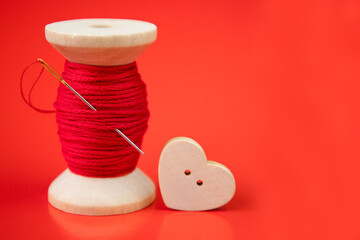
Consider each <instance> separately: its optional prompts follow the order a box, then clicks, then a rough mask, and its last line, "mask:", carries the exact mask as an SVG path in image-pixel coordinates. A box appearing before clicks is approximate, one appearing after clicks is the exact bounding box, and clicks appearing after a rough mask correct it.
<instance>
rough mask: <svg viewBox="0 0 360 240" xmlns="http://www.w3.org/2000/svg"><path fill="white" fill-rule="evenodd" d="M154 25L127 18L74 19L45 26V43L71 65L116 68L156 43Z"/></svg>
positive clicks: (132, 60) (129, 61)
mask: <svg viewBox="0 0 360 240" xmlns="http://www.w3.org/2000/svg"><path fill="white" fill-rule="evenodd" d="M156 35H157V28H156V26H155V25H154V24H152V23H148V22H144V21H138V20H129V19H97V18H94V19H76V20H67V21H61V22H55V23H51V24H48V25H46V27H45V37H46V40H47V41H48V42H49V43H50V44H51V45H52V46H53V47H54V48H55V49H56V50H58V51H59V52H60V53H61V54H62V55H63V56H64V57H65V58H66V59H68V60H69V61H71V62H75V63H81V64H87V65H96V66H115V65H124V64H128V63H131V62H134V61H135V60H136V58H137V57H139V56H140V54H141V53H142V52H143V51H145V50H146V49H147V48H148V47H149V46H150V45H151V44H152V43H153V42H154V41H155V40H156Z"/></svg>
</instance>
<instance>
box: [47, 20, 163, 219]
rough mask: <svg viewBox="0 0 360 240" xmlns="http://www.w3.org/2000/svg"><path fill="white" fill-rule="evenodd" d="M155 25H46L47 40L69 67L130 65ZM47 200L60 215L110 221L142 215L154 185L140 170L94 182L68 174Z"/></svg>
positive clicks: (77, 22)
mask: <svg viewBox="0 0 360 240" xmlns="http://www.w3.org/2000/svg"><path fill="white" fill-rule="evenodd" d="M156 34H157V29H156V26H155V25H154V24H151V23H148V22H143V21H136V20H125V19H77V20H69V21H62V22H55V23H51V24H48V25H47V26H46V27H45V36H46V40H47V41H48V42H49V43H50V44H51V45H52V46H53V47H54V48H55V49H56V50H58V51H59V52H60V53H61V54H62V55H63V56H64V57H65V58H66V59H68V60H69V61H71V62H75V63H81V64H87V65H96V66H115V65H125V64H128V63H131V62H134V61H135V60H136V58H137V57H138V56H139V55H140V54H141V53H142V52H143V51H144V50H145V49H147V48H148V47H149V46H150V45H151V43H153V42H154V41H155V39H156ZM48 199H49V202H50V204H51V205H52V206H54V207H55V208H58V209H60V210H62V211H64V212H68V213H75V214H81V215H114V214H123V213H129V212H133V211H137V210H140V209H142V208H144V207H146V206H148V205H149V204H151V203H152V202H153V201H154V199H155V185H154V183H153V182H152V180H151V179H150V178H149V177H148V176H146V175H145V174H144V173H143V172H142V171H141V170H140V169H139V168H136V169H135V170H134V171H133V172H131V173H129V174H127V175H125V176H120V177H112V178H93V177H84V176H81V175H77V174H74V173H72V172H71V171H70V170H69V169H66V170H65V171H64V172H63V173H61V174H60V175H59V176H58V177H57V178H56V179H55V180H54V181H53V182H52V183H51V185H50V187H49V190H48Z"/></svg>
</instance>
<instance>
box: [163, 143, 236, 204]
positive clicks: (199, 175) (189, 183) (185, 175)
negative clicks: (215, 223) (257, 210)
mask: <svg viewBox="0 0 360 240" xmlns="http://www.w3.org/2000/svg"><path fill="white" fill-rule="evenodd" d="M159 184H160V190H161V194H162V197H163V199H164V202H165V205H166V206H167V207H169V208H172V209H176V210H186V211H202V210H210V209H214V208H218V207H221V206H223V205H224V204H226V203H227V202H229V201H230V200H231V199H232V197H233V196H234V194H235V179H234V177H233V175H232V173H231V172H230V170H229V169H228V168H226V167H225V166H224V165H222V164H220V163H217V162H213V161H208V160H207V158H206V155H205V152H204V150H203V149H202V148H201V146H200V145H199V144H198V143H197V142H195V141H194V140H192V139H190V138H185V137H177V138H173V139H171V140H170V141H168V142H167V144H166V145H165V147H164V148H163V150H162V153H161V156H160V163H159Z"/></svg>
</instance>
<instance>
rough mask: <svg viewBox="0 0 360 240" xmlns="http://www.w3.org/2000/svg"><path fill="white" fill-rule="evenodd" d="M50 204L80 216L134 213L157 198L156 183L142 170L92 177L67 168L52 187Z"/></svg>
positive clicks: (49, 196) (49, 197) (50, 188)
mask: <svg viewBox="0 0 360 240" xmlns="http://www.w3.org/2000/svg"><path fill="white" fill-rule="evenodd" d="M48 200H49V203H50V204H51V205H52V206H54V207H55V208H57V209H59V210H61V211H64V212H68V213H74V214H80V215H93V216H101V215H116V214H124V213H129V212H134V211H137V210H140V209H143V208H145V207H147V206H148V205H150V204H151V203H152V202H153V201H154V200H155V185H154V183H153V182H152V180H151V179H150V178H149V177H148V176H146V175H145V174H144V173H143V172H142V171H141V170H140V169H138V168H136V169H135V170H134V171H133V172H131V173H129V174H127V175H125V176H120V177H113V178H92V177H84V176H81V175H77V174H74V173H72V172H71V171H70V170H69V169H66V170H65V171H64V172H63V173H61V174H60V175H59V176H58V177H57V178H56V179H55V180H54V181H53V182H52V183H51V184H50V186H49V190H48Z"/></svg>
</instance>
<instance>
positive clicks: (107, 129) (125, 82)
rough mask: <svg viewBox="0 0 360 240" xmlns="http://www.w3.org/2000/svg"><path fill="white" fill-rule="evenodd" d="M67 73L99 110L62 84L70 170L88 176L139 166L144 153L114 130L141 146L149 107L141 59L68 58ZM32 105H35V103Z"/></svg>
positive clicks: (60, 111)
mask: <svg viewBox="0 0 360 240" xmlns="http://www.w3.org/2000/svg"><path fill="white" fill-rule="evenodd" d="M62 77H63V79H64V80H65V81H66V82H67V83H68V84H69V85H70V86H72V87H73V88H74V89H75V90H76V91H77V92H78V93H79V94H80V95H82V96H83V97H84V98H85V99H86V100H87V101H88V102H89V103H91V104H92V105H93V106H94V107H95V108H96V109H97V110H98V111H93V110H91V109H89V108H88V106H87V105H85V104H84V103H83V102H82V101H81V100H80V99H79V98H78V97H77V96H76V95H75V94H73V93H72V92H71V91H70V90H69V89H68V88H67V87H66V86H64V85H63V84H60V86H59V88H58V96H57V99H56V102H55V104H54V106H55V108H56V121H57V123H58V127H59V130H58V134H59V138H60V142H61V144H62V152H63V156H64V158H65V160H66V161H67V163H68V166H69V169H70V170H71V171H72V172H74V173H76V174H80V175H83V176H89V177H115V176H119V175H122V174H126V173H129V172H131V171H132V170H134V169H135V167H136V164H137V161H138V159H139V153H138V152H137V151H136V150H135V149H134V148H133V147H132V146H131V145H130V144H129V143H127V142H126V141H125V140H124V139H123V138H122V137H121V136H120V135H119V134H118V133H116V132H115V131H114V129H116V128H118V129H119V130H121V131H122V132H123V133H124V134H125V135H126V136H127V137H128V138H129V139H131V140H132V141H133V142H134V143H135V144H136V145H137V146H138V147H141V144H142V140H143V135H144V134H145V131H146V129H147V126H148V125H147V122H148V118H149V111H148V104H147V92H146V86H145V83H144V82H143V81H142V80H141V77H140V75H139V73H138V71H137V66H136V63H135V62H134V63H130V64H127V65H122V66H108V67H101V66H88V65H83V64H78V63H71V62H69V61H66V62H65V68H64V72H63V74H62ZM38 78H39V77H38ZM38 78H37V80H38ZM37 80H36V81H37ZM35 83H36V82H35ZM22 96H23V93H22ZM24 100H25V98H24ZM29 102H30V101H29ZM29 106H31V107H33V106H32V104H31V102H30V104H29ZM33 108H34V107H33ZM34 109H35V110H38V109H36V108H34Z"/></svg>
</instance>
